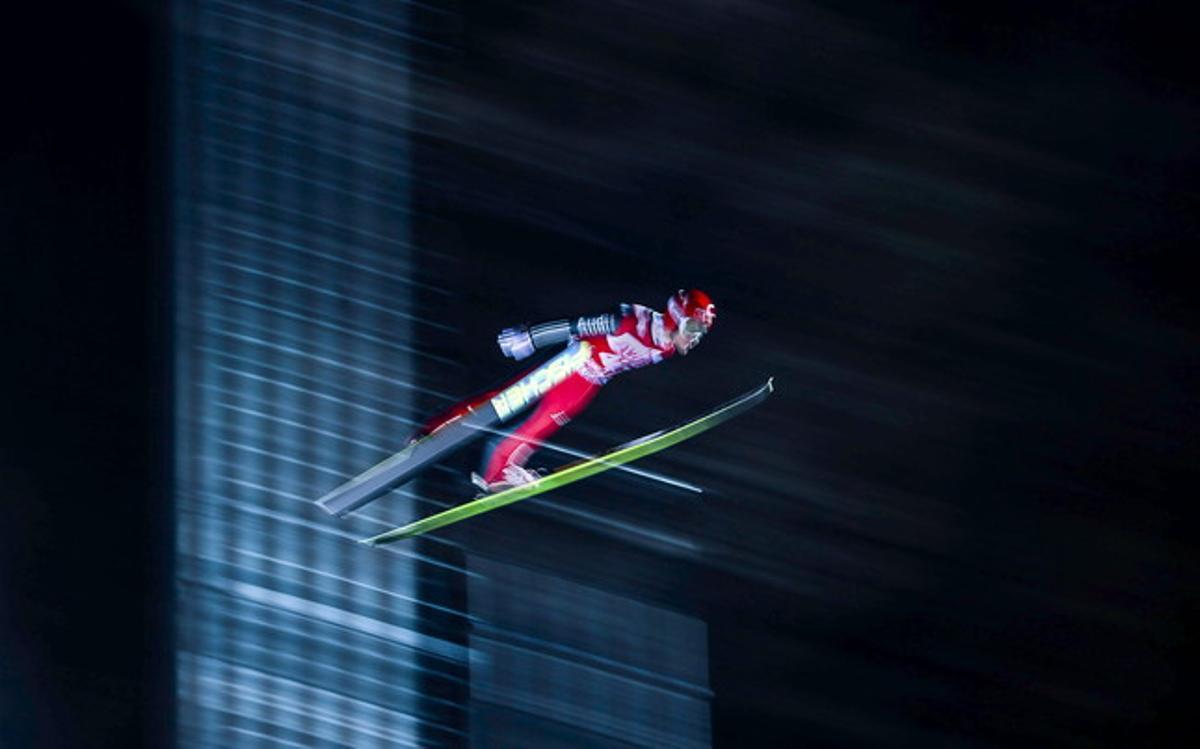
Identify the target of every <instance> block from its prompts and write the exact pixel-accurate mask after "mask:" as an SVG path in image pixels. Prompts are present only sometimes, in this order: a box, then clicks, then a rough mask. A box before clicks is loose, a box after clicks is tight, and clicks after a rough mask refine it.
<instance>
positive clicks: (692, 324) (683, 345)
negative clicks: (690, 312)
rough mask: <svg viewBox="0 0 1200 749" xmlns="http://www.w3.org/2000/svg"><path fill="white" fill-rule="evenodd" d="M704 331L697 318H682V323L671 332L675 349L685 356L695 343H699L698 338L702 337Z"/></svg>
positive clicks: (694, 346)
mask: <svg viewBox="0 0 1200 749" xmlns="http://www.w3.org/2000/svg"><path fill="white" fill-rule="evenodd" d="M704 333H705V330H704V326H703V325H701V324H700V321H699V320H693V319H692V318H690V317H689V318H688V319H686V320H684V321H683V324H682V325H680V326H679V327H678V328H676V330H675V333H674V334H673V342H674V344H675V351H676V352H678V353H679V354H680V355H681V356H687V352H689V351H691V350H692V349H694V348H696V345H697V344H698V343H700V339H701V338H703V337H704Z"/></svg>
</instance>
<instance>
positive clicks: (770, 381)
mask: <svg viewBox="0 0 1200 749" xmlns="http://www.w3.org/2000/svg"><path fill="white" fill-rule="evenodd" d="M767 392H768V393H773V392H775V375H771V376H770V377H768V378H767Z"/></svg>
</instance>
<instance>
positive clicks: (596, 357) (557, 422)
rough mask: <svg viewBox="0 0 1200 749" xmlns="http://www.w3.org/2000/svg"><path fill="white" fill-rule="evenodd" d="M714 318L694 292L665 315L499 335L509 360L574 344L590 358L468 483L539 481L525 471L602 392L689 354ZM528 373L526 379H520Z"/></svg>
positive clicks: (631, 312)
mask: <svg viewBox="0 0 1200 749" xmlns="http://www.w3.org/2000/svg"><path fill="white" fill-rule="evenodd" d="M716 317H717V308H716V305H715V304H713V302H712V300H711V299H710V298H709V297H708V295H707V294H705V293H704V292H703V291H700V290H698V289H692V290H691V291H684V290H680V291H678V292H676V293H675V294H673V295H671V297H670V298H669V299H668V300H667V310H666V312H665V313H661V312H656V311H654V310H652V309H650V308H648V307H644V306H642V305H640V304H622V305H621V306H620V308H619V309H618V310H617V311H616V312H611V313H607V314H602V315H595V316H591V317H580V318H577V319H575V320H557V321H554V322H548V323H542V324H540V325H533V326H526V325H520V326H517V327H515V328H506V329H505V330H503V331H501V332H500V334H499V335H498V336H497V343H498V344H499V345H500V350H501V351H502V352H504V355H505V356H507V357H509V358H512V359H517V360H521V359H525V358H527V357H529V356H531V355H533V353H534V352H535V351H537V350H539V349H545V348H548V347H551V346H556V345H560V344H570V343H571V342H573V341H577V340H578V341H585V342H587V344H588V345H589V346H590V349H591V351H590V356H589V357H588V359H587V360H586V361H585V362H584V364H583V365H582V366H581V367H580V368H579V369H578V370H576V371H575V372H574V373H573V374H571V375H570V376H568V377H567V378H566V379H565V380H563V381H562V382H560V383H559V384H557V385H555V386H554V387H552V388H551V389H550V390H549V391H547V392H546V394H545V395H544V396H542V398H541V400H539V401H538V402H537V405H536V406H535V407H534V410H533V412H532V413H531V414H530V415H529V416H528V417H527V418H526V419H525V420H524V421H522V422H521V424H520V425H519V426H517V428H516V429H515V430H513V432H512V433H511V434H509V435H508V436H506V437H505V438H504V439H503V440H501V441H500V442H499V444H497V445H496V446H495V447H494V448H493V449H492V451H491V454H490V455H489V456H488V457H487V459H486V461H485V462H484V472H483V475H482V476H478V475H475V474H472V476H471V480H472V481H473V482H474V483H475V484H476V485H477V486H478V487H479V488H480V489H483V490H484V491H487V492H496V491H500V490H503V489H506V488H509V487H512V486H520V485H522V484H527V483H529V482H531V481H534V480H536V479H537V475H536V474H535V473H533V472H531V471H529V470H527V469H526V468H525V465H526V463H528V461H529V458H530V456H532V455H533V453H534V452H535V451H536V450H537V449H538V448H539V447H540V446H541V445H542V443H543V442H545V441H546V440H547V439H549V438H550V436H551V435H553V434H554V433H555V432H557V431H558V430H559V429H561V428H562V427H564V426H566V425H567V424H568V423H570V422H571V421H572V420H573V419H574V418H575V417H576V416H578V415H579V414H580V413H581V412H582V411H583V410H584V409H585V408H587V406H588V404H589V403H591V401H592V399H593V398H595V397H596V394H597V393H599V392H600V388H601V387H603V386H604V385H606V384H607V383H608V382H609V381H610V380H611V379H612V378H613V377H615V376H616V375H618V374H620V373H622V372H626V371H629V370H632V369H640V368H641V367H645V366H649V365H651V364H658V363H659V362H662V361H665V360H666V359H669V358H671V357H672V356H674V355H676V354H679V355H684V356H685V355H687V353H688V352H689V351H691V350H692V349H693V348H694V347H695V346H696V344H698V343H699V342H700V339H701V338H703V337H704V335H705V334H706V333H708V331H709V330H711V329H712V326H713V323H714V322H715V321H716ZM525 374H528V373H522V375H521V376H524V375H525ZM517 379H520V378H517ZM502 389H503V388H500V389H497V390H492V391H489V392H487V393H484V394H482V395H479V396H475V397H474V398H471V399H470V400H469V401H466V402H463V403H460V404H458V405H456V406H454V407H452V408H451V409H449V410H448V411H446V412H444V413H443V414H442V415H441V416H439V417H438V418H436V419H435V420H433V421H432V422H430V424H428V425H426V427H425V428H424V429H422V431H421V433H420V434H428V433H430V432H432V431H434V430H436V429H437V428H438V427H439V426H440V425H442V424H444V423H446V422H447V421H449V420H450V419H453V418H455V417H457V416H460V415H462V414H463V413H465V412H466V411H468V410H470V409H472V408H474V407H475V406H476V405H478V404H480V403H483V402H485V401H487V400H489V399H490V398H491V397H492V396H494V395H495V394H496V393H497V392H499V391H500V390H502Z"/></svg>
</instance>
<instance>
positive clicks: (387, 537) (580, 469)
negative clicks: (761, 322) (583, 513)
mask: <svg viewBox="0 0 1200 749" xmlns="http://www.w3.org/2000/svg"><path fill="white" fill-rule="evenodd" d="M773 380H774V378H771V379H768V380H767V382H766V384H764V385H762V386H761V387H759V388H757V389H755V390H752V391H750V392H748V393H746V394H745V395H742V396H741V397H738V398H734V399H733V400H731V401H729V402H728V403H726V404H724V405H722V406H720V407H718V408H716V409H713V410H712V411H710V412H708V413H707V414H705V415H703V416H701V417H700V418H698V419H694V420H692V421H689V422H686V423H684V424H681V425H679V426H677V427H674V428H673V429H666V430H663V431H659V432H654V433H652V434H648V435H646V436H644V437H639V438H638V439H636V440H633V441H632V442H626V443H625V444H623V445H619V446H617V447H614V448H612V449H611V450H608V451H607V452H604V453H601V454H600V455H597V456H595V457H592V458H585V459H583V460H578V461H576V462H574V463H570V464H568V465H565V466H563V467H562V468H559V469H558V470H556V471H554V472H552V473H549V474H547V475H545V476H543V477H541V478H540V479H538V480H537V481H534V482H532V483H529V484H525V485H523V486H515V487H513V488H511V489H505V490H503V491H500V492H497V493H495V494H489V495H487V496H484V497H480V498H479V499H476V500H473V501H470V502H467V503H465V504H461V505H458V506H457V507H452V508H450V509H449V510H444V511H442V512H439V513H436V514H434V515H430V516H429V517H426V518H422V519H420V520H417V521H414V522H412V523H409V524H408V525H402V526H400V527H399V528H394V529H392V530H390V531H385V532H384V533H380V534H379V535H377V536H372V537H371V538H364V539H362V541H361V543H364V544H368V545H370V546H379V545H381V544H387V543H392V542H393V541H399V540H401V539H405V538H411V537H413V536H419V535H421V534H422V533H427V532H429V531H432V530H436V529H438V528H444V527H445V526H447V525H450V524H452V523H457V522H459V521H460V520H466V519H467V518H469V517H473V516H475V515H479V514H481V513H484V512H488V511H489V510H494V509H496V508H497V507H503V506H504V505H507V504H512V503H513V502H519V501H520V500H522V499H528V498H529V497H533V496H537V495H538V494H544V493H545V492H548V491H550V490H552V489H557V488H559V487H561V486H565V485H567V484H570V483H573V482H575V481H579V480H580V479H585V478H587V477H588V476H594V475H596V474H597V473H601V472H603V471H607V470H608V469H609V468H613V467H616V466H619V465H622V464H624V463H630V462H632V461H635V460H637V459H638V458H643V457H645V456H647V455H651V454H653V453H656V452H659V451H660V450H665V449H667V448H668V447H671V446H672V445H677V444H679V443H680V442H683V441H684V440H686V439H690V438H692V437H695V436H696V435H697V434H700V433H702V432H706V431H708V430H709V429H712V428H713V427H715V426H716V425H718V424H720V423H721V422H723V421H726V420H728V419H731V418H733V417H734V416H737V415H738V414H740V413H742V412H744V411H746V410H748V409H750V408H751V407H753V406H756V405H758V404H759V403H762V402H763V401H764V400H766V398H767V396H768V395H770V394H771V392H772V391H773V390H774V389H775V387H774V385H773Z"/></svg>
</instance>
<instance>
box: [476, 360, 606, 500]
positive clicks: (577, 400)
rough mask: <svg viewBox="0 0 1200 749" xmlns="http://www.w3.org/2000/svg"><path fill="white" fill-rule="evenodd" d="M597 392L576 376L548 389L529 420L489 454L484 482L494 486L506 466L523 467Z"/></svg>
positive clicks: (596, 388)
mask: <svg viewBox="0 0 1200 749" xmlns="http://www.w3.org/2000/svg"><path fill="white" fill-rule="evenodd" d="M598 392H600V386H599V385H594V384H592V383H590V382H588V381H587V380H585V379H584V378H582V377H580V376H579V375H578V374H573V375H571V376H570V377H568V378H567V379H565V380H563V381H562V382H560V383H559V384H557V385H555V386H554V387H553V388H551V389H550V391H549V392H548V393H546V394H545V395H544V396H542V400H541V401H540V402H539V403H538V405H537V408H536V409H534V412H533V413H532V414H531V415H530V416H529V418H528V419H526V420H525V421H523V422H521V425H520V426H519V427H517V428H516V430H515V431H514V432H513V433H512V434H510V435H509V436H508V437H506V438H505V439H504V440H503V441H501V442H500V444H499V445H497V446H496V448H495V449H494V450H493V451H492V454H491V456H490V457H489V458H488V460H487V463H486V466H487V467H486V468H485V470H484V474H483V478H484V480H486V481H487V482H488V483H494V482H496V481H499V480H500V479H501V478H503V476H504V469H505V467H507V466H510V465H516V466H524V465H525V463H526V461H528V460H529V457H530V456H531V455H533V453H534V451H535V450H537V449H538V448H539V447H541V445H542V443H543V442H545V441H546V439H547V438H549V437H550V435H552V434H554V433H555V432H557V431H558V430H559V429H561V428H562V427H564V426H566V425H567V422H569V421H571V419H574V418H575V417H576V416H578V415H579V413H580V412H581V411H583V409H584V408H586V407H587V405H588V404H589V403H591V402H592V399H593V398H595V397H596V393H598Z"/></svg>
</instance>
